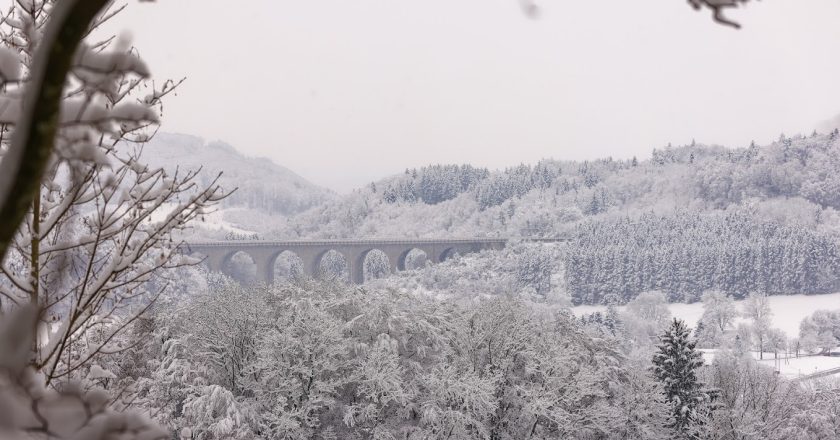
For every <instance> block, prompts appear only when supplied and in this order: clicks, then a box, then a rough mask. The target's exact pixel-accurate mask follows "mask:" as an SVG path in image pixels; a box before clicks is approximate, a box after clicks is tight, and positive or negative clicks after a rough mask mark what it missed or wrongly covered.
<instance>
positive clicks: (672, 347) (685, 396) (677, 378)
mask: <svg viewBox="0 0 840 440" xmlns="http://www.w3.org/2000/svg"><path fill="white" fill-rule="evenodd" d="M690 335H691V330H690V329H689V328H688V327H687V326H686V325H685V323H684V322H683V321H681V320H679V319H674V320H673V322H672V323H671V326H670V327H669V328H668V330H666V332H665V334H664V335H663V336H662V337H661V338H660V341H661V342H660V344H659V346H658V347H657V351H656V353H654V355H653V375H654V377H655V378H656V379H657V380H658V381H659V382H660V383H661V384H662V385H663V387H664V388H665V395H666V396H667V399H668V402H669V403H670V405H671V411H672V412H671V414H672V416H673V420H672V422H671V423H670V427H671V428H673V429H674V431H676V433H677V434H678V435H679V437H682V438H694V436H693V435H692V432H695V428H696V427H697V425H698V424H700V423H702V421H701V418H700V417H699V413H698V409H699V408H700V406H701V405H702V404H703V402H704V401H706V400H708V395H707V394H706V393H705V392H704V391H703V386H702V384H701V383H700V381H699V379H698V378H697V372H698V370H699V369H700V367H701V366H702V365H703V359H702V355H701V354H700V352H699V351H697V350H696V349H695V345H696V342H695V341H694V340H692V339H690Z"/></svg>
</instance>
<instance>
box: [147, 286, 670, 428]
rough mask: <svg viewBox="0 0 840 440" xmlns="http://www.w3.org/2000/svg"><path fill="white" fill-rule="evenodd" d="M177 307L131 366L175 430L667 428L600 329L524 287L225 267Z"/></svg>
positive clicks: (644, 385) (643, 385)
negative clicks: (436, 288)
mask: <svg viewBox="0 0 840 440" xmlns="http://www.w3.org/2000/svg"><path fill="white" fill-rule="evenodd" d="M175 310H176V311H175V312H172V311H171V310H161V309H157V313H156V314H155V320H154V322H155V324H154V326H155V327H156V330H155V333H154V334H155V338H154V339H153V340H151V341H149V343H148V344H146V345H145V347H144V349H143V350H144V352H145V353H146V355H145V357H146V358H147V359H148V362H147V364H146V367H145V368H144V369H143V371H142V372H140V374H136V375H134V378H133V379H132V381H134V383H135V384H136V389H137V390H138V394H137V396H138V399H137V402H138V404H139V405H140V406H142V407H143V408H145V409H146V410H148V411H149V412H150V413H151V414H156V418H157V420H159V421H160V422H161V423H163V424H165V425H166V426H168V427H169V428H170V430H171V431H172V432H173V433H179V434H180V435H184V433H185V428H186V429H187V431H188V432H187V434H188V435H189V437H188V438H200V439H218V438H348V439H349V438H410V439H422V438H446V437H449V438H463V439H468V438H529V437H530V438H593V439H595V438H604V439H607V438H643V439H644V438H650V439H656V438H665V435H664V434H663V432H665V431H664V430H665V429H666V428H665V423H666V421H667V417H668V415H667V411H668V408H667V406H665V405H664V403H663V402H664V394H662V393H661V392H659V391H657V388H656V385H655V383H654V382H653V381H652V379H651V378H649V377H647V375H646V373H645V372H644V369H638V370H637V371H630V370H629V366H627V365H625V362H624V357H623V355H622V354H620V352H619V350H618V347H617V346H616V345H615V342H614V340H612V339H604V338H599V337H594V336H592V335H590V334H589V333H588V332H587V331H586V330H585V329H584V327H583V326H582V325H581V324H580V322H579V321H578V320H577V319H575V318H574V317H572V316H571V315H570V314H568V313H567V312H563V311H559V310H556V311H551V310H541V308H540V307H537V306H535V305H533V304H530V303H528V302H524V301H522V300H512V299H489V300H482V301H477V302H474V301H467V302H464V303H459V302H441V301H438V300H436V299H431V298H426V297H423V296H415V295H405V294H399V293H395V292H393V291H386V290H380V289H373V290H358V289H356V290H354V289H350V288H348V287H346V286H342V285H339V284H323V283H315V284H313V283H304V285H299V286H292V285H284V286H275V287H248V288H245V287H242V286H240V285H238V284H236V283H223V284H222V285H220V286H219V287H217V288H216V290H214V291H212V292H209V293H205V294H202V295H199V296H197V297H195V298H193V299H189V300H187V301H186V303H184V304H183V305H182V306H179V307H176V308H175ZM639 393H641V394H639ZM639 399H644V400H645V402H644V405H643V406H639V407H634V408H632V409H631V408H625V407H623V405H625V404H629V403H631V402H636V401H638V400H639ZM650 399H653V400H650ZM619 432H621V433H624V434H621V435H619V434H617V433H619ZM628 436H630V437H628Z"/></svg>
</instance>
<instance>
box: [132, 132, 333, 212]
mask: <svg viewBox="0 0 840 440" xmlns="http://www.w3.org/2000/svg"><path fill="white" fill-rule="evenodd" d="M143 161H144V162H145V163H146V164H148V165H149V166H153V167H162V168H164V169H166V170H168V171H174V169H175V168H176V167H180V168H181V169H198V168H199V167H202V171H201V174H200V178H201V180H202V181H203V182H208V181H210V179H212V178H213V177H215V176H216V175H217V174H218V173H219V172H222V173H223V175H222V179H221V185H222V187H223V188H225V189H233V188H238V189H237V191H236V192H235V193H234V194H233V195H232V196H231V197H229V198H228V199H227V200H226V201H225V202H224V205H225V206H227V207H246V208H250V209H256V210H260V211H263V212H265V213H268V214H282V215H292V214H295V213H298V212H302V211H305V210H307V209H309V208H311V207H313V206H316V205H318V204H321V203H323V202H324V201H326V200H329V199H332V198H333V197H334V194H333V193H332V191H330V190H328V189H326V188H322V187H319V186H317V185H315V184H313V183H311V182H309V181H308V180H306V179H304V178H303V177H301V176H299V175H298V174H296V173H295V172H293V171H292V170H290V169H288V168H286V167H283V166H281V165H278V164H276V163H274V162H272V161H271V160H269V159H266V158H253V157H247V156H244V155H243V154H241V153H240V152H239V151H238V150H237V149H236V148H235V147H233V146H232V145H230V144H227V143H224V142H221V141H212V142H206V141H205V140H204V139H202V138H200V137H197V136H191V135H187V134H177V133H158V134H157V135H156V136H155V137H154V139H152V140H151V141H150V142H148V143H147V144H146V145H145V147H144V150H143Z"/></svg>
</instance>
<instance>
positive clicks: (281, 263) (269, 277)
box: [265, 249, 312, 283]
mask: <svg viewBox="0 0 840 440" xmlns="http://www.w3.org/2000/svg"><path fill="white" fill-rule="evenodd" d="M267 270H268V273H267V274H266V277H265V278H266V282H267V283H276V282H283V281H285V282H289V283H298V282H300V281H303V280H304V279H305V278H307V277H310V276H312V274H311V273H308V272H307V267H306V263H305V261H304V260H303V257H301V256H300V255H298V253H297V252H294V251H292V250H289V249H284V250H281V251H280V252H278V253H276V254H274V255H272V256H271V257H270V259H269V261H268V265H267Z"/></svg>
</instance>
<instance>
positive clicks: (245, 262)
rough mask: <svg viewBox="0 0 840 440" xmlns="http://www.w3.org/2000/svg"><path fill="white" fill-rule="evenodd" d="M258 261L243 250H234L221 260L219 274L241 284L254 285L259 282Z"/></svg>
mask: <svg viewBox="0 0 840 440" xmlns="http://www.w3.org/2000/svg"><path fill="white" fill-rule="evenodd" d="M258 264H259V262H258V260H257V258H255V257H254V256H252V255H251V254H249V253H248V252H247V251H245V250H234V251H231V252H229V253H227V254H226V255H225V256H224V257H223V258H222V264H221V268H220V269H221V272H222V273H223V274H225V275H227V276H229V277H231V278H232V279H234V280H236V281H239V282H240V283H242V284H255V283H258V282H259V281H262V280H261V277H260V275H261V274H259V270H258Z"/></svg>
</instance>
